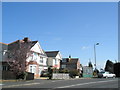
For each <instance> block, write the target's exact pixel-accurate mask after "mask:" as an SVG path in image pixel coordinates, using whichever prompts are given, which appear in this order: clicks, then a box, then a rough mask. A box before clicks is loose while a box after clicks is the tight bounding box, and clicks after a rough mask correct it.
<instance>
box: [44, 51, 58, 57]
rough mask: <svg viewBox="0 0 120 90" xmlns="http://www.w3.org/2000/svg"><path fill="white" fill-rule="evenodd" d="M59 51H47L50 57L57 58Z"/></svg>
mask: <svg viewBox="0 0 120 90" xmlns="http://www.w3.org/2000/svg"><path fill="white" fill-rule="evenodd" d="M58 52H59V51H45V53H46V55H47V56H48V57H56V56H57V54H58Z"/></svg>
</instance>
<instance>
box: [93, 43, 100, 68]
mask: <svg viewBox="0 0 120 90" xmlns="http://www.w3.org/2000/svg"><path fill="white" fill-rule="evenodd" d="M96 45H99V43H96V44H94V58H95V64H94V66H95V69H96Z"/></svg>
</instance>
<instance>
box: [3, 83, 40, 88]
mask: <svg viewBox="0 0 120 90" xmlns="http://www.w3.org/2000/svg"><path fill="white" fill-rule="evenodd" d="M37 84H40V83H28V84H19V85H10V86H5V88H9V87H17V86H29V85H37Z"/></svg>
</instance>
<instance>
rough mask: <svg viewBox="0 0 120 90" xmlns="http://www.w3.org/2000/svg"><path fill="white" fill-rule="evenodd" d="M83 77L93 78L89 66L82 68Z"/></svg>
mask: <svg viewBox="0 0 120 90" xmlns="http://www.w3.org/2000/svg"><path fill="white" fill-rule="evenodd" d="M83 77H93V68H92V67H89V66H83Z"/></svg>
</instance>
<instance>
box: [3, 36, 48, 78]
mask: <svg viewBox="0 0 120 90" xmlns="http://www.w3.org/2000/svg"><path fill="white" fill-rule="evenodd" d="M23 42H25V43H27V46H26V47H29V46H30V48H29V49H30V50H29V52H26V50H24V49H21V50H19V49H20V45H21V43H23ZM2 46H4V47H2V49H1V52H2V54H3V55H2V56H1V62H2V63H3V65H2V66H1V68H2V70H5V69H6V70H8V69H7V68H8V65H6V64H5V63H4V62H6V60H7V59H8V60H9V59H10V58H12V56H15V54H17V53H13V52H14V51H17V50H19V51H20V52H23V53H25V54H26V56H27V55H28V53H30V54H29V56H28V57H27V58H26V63H27V66H26V71H27V72H31V73H34V77H35V78H37V77H40V75H41V72H42V71H43V70H45V69H48V66H47V58H48V57H47V55H46V53H45V52H44V50H43V49H42V48H41V46H40V44H39V42H38V41H31V40H30V39H29V38H24V39H23V40H17V41H14V42H12V43H10V44H2ZM5 47H6V48H5ZM23 47H25V46H23ZM6 52H9V54H8V55H7V53H6ZM11 53H12V55H10V54H11ZM23 55H24V54H23ZM18 56H19V55H18Z"/></svg>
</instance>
